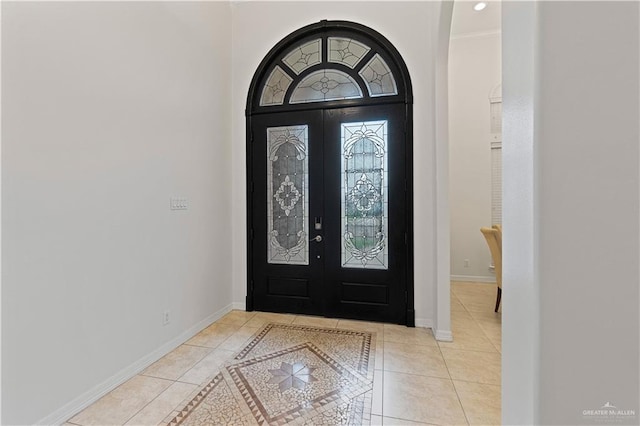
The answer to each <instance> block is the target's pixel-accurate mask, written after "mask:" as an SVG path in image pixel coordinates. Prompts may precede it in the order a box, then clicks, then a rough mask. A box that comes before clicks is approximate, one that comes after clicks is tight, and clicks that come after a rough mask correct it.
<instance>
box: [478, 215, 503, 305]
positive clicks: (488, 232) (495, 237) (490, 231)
mask: <svg viewBox="0 0 640 426" xmlns="http://www.w3.org/2000/svg"><path fill="white" fill-rule="evenodd" d="M480 232H482V235H484V238H485V240H487V245H488V246H489V251H490V252H491V257H492V258H493V266H494V267H495V272H496V283H497V284H498V296H497V298H496V309H495V312H498V308H499V307H500V299H501V298H502V232H500V231H498V230H497V229H494V228H485V227H482V228H480Z"/></svg>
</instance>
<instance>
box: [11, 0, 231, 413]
mask: <svg viewBox="0 0 640 426" xmlns="http://www.w3.org/2000/svg"><path fill="white" fill-rule="evenodd" d="M230 35H231V28H230V6H229V4H227V3H182V2H180V3H161V2H144V3H131V2H125V3H97V2H77V3H57V2H56V3H54V2H43V3H23V2H20V3H7V2H3V3H2V66H3V69H2V91H3V93H2V124H3V127H2V207H3V211H2V231H3V232H2V248H3V250H2V266H3V268H2V293H3V297H2V389H3V392H2V398H3V400H2V407H3V418H2V423H3V424H31V423H34V422H36V421H38V420H39V419H42V418H44V417H46V416H50V415H51V414H52V413H54V412H56V410H58V412H60V411H59V409H60V407H63V406H64V405H65V404H68V403H70V401H72V400H74V398H77V397H78V396H79V395H83V394H84V393H86V392H90V391H91V390H92V389H95V388H96V386H98V385H99V384H101V383H105V381H109V379H110V378H113V377H114V376H115V375H117V374H118V372H122V371H123V370H126V369H127V368H128V367H130V366H131V365H134V364H135V363H136V362H137V361H139V360H140V359H144V357H146V356H148V355H149V354H150V353H153V351H156V350H157V349H158V348H162V347H163V345H164V347H166V344H167V342H172V341H175V339H176V338H180V336H183V337H184V333H188V332H189V331H190V330H191V331H193V327H194V326H197V325H198V324H199V323H201V322H202V321H203V320H206V319H207V318H210V317H211V315H212V314H215V313H216V312H220V311H221V310H224V309H225V308H229V305H230V303H231V300H232V298H231V286H230V285H229V283H230V281H231V270H230V262H231V260H230V257H231V253H230V250H229V248H230V247H231V244H232V243H231V232H230V229H229V226H228V223H229V221H230V220H231V216H230V215H231V208H230V203H231V192H230V190H229V188H230V187H229V185H230V181H231V178H232V174H231V167H230V164H229V161H228V160H229V158H230V157H231V151H230V147H229V143H230V134H231V129H230V110H229V104H230V95H231V92H230V87H229V85H228V84H224V83H223V82H226V81H229V80H230V78H231V77H230V67H229V63H230V45H231V41H230ZM241 144H242V142H241ZM171 196H183V197H186V198H188V200H189V210H187V211H170V210H169V198H170V197H171ZM165 309H169V310H170V311H171V324H170V325H168V326H164V327H163V326H162V324H161V314H162V312H163V311H164V310H165Z"/></svg>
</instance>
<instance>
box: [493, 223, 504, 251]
mask: <svg viewBox="0 0 640 426" xmlns="http://www.w3.org/2000/svg"><path fill="white" fill-rule="evenodd" d="M491 227H492V228H493V229H495V230H496V231H498V233H497V234H496V238H497V239H498V247H500V253H502V225H491Z"/></svg>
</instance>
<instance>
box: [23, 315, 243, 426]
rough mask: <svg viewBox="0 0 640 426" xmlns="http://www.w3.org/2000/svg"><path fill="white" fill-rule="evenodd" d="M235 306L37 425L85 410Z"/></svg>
mask: <svg viewBox="0 0 640 426" xmlns="http://www.w3.org/2000/svg"><path fill="white" fill-rule="evenodd" d="M233 307H234V304H229V305H227V306H225V307H224V308H222V309H220V310H218V311H217V312H214V313H213V314H211V315H209V316H208V317H206V318H205V319H203V320H202V321H200V322H198V323H197V324H195V325H194V326H192V327H190V328H189V329H187V330H186V331H184V332H183V333H182V334H180V335H179V336H177V337H175V338H174V339H172V340H170V341H168V342H167V343H165V344H164V345H162V346H160V347H159V348H158V349H156V350H155V351H153V352H151V353H150V354H148V355H146V356H144V357H142V358H140V359H139V360H137V361H136V362H134V363H133V364H131V365H129V366H128V367H125V368H124V369H122V370H120V371H119V372H118V373H116V374H115V375H113V376H111V377H109V378H108V379H107V380H105V381H104V382H102V383H100V384H99V385H97V386H95V387H94V388H93V389H90V390H89V391H87V392H85V393H83V394H82V395H80V396H78V397H77V398H75V399H74V400H73V401H71V402H69V403H68V404H66V405H64V406H63V407H61V408H59V409H58V410H56V411H54V412H53V413H51V414H49V415H48V416H46V417H45V418H43V419H42V420H40V421H38V422H36V424H37V425H61V424H63V423H64V422H66V421H67V420H68V419H70V418H71V417H72V416H74V415H76V414H77V413H79V412H80V411H82V410H84V409H85V408H87V407H88V406H89V405H91V404H93V403H94V402H96V401H97V400H98V399H100V398H102V397H103V396H104V395H106V394H107V393H109V392H111V391H112V390H113V389H115V388H117V387H118V386H120V385H121V384H122V383H124V382H126V381H127V380H129V379H130V378H132V377H133V376H135V375H136V374H138V373H140V372H141V371H142V370H144V369H145V368H147V367H148V366H150V365H151V364H153V363H154V362H156V361H157V360H159V359H160V358H162V357H163V356H165V355H166V354H168V353H169V352H171V351H172V350H174V349H175V348H177V347H178V346H180V345H181V344H183V343H184V342H186V341H187V340H189V339H191V338H192V337H193V336H195V335H196V334H198V333H199V332H200V331H202V330H203V329H204V328H206V327H208V326H209V325H211V324H212V323H214V322H215V321H217V320H219V319H220V318H222V317H223V316H224V315H225V314H227V313H228V312H230V311H231V310H232V309H233Z"/></svg>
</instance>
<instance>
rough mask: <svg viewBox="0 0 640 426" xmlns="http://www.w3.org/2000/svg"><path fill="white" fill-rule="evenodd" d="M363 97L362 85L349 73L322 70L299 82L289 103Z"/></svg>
mask: <svg viewBox="0 0 640 426" xmlns="http://www.w3.org/2000/svg"><path fill="white" fill-rule="evenodd" d="M361 97H362V90H360V86H358V83H356V81H355V80H354V79H353V78H351V77H350V76H349V75H348V74H345V73H343V72H342V71H337V70H320V71H315V72H312V73H311V74H309V75H308V76H306V77H305V78H304V79H303V80H302V81H301V82H300V83H298V86H297V87H296V88H295V89H294V91H293V94H292V95H291V99H290V100H289V103H291V104H301V103H306V102H322V101H335V100H338V99H354V98H361Z"/></svg>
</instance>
